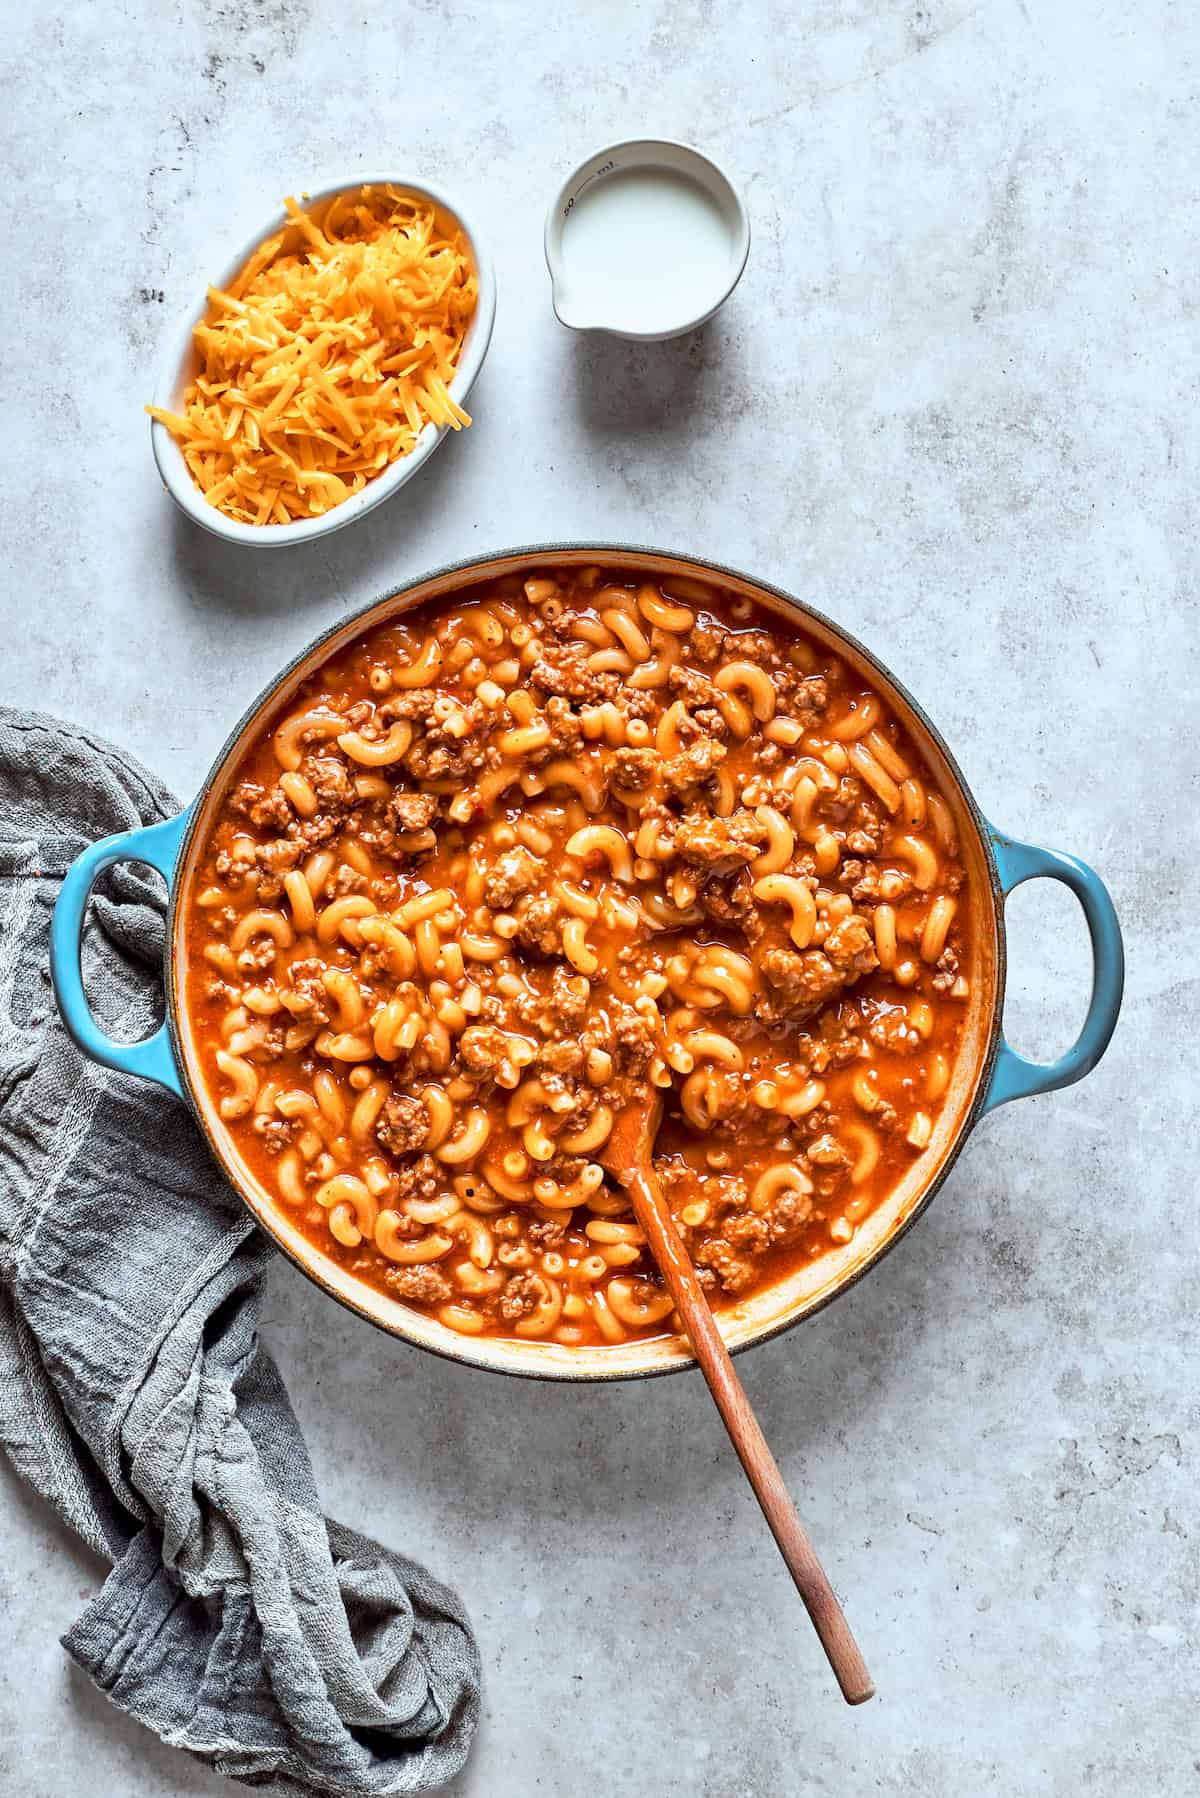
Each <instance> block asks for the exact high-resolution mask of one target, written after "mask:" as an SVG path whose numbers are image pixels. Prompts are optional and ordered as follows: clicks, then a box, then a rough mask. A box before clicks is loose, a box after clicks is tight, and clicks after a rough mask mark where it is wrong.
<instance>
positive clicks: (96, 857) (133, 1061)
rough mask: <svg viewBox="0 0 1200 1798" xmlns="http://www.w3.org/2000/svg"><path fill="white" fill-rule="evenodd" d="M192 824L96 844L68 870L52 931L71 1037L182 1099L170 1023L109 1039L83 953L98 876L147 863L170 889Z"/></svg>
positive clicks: (59, 995)
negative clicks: (129, 1039)
mask: <svg viewBox="0 0 1200 1798" xmlns="http://www.w3.org/2000/svg"><path fill="white" fill-rule="evenodd" d="M187 822H188V813H187V812H186V811H184V812H180V814H179V816H178V817H177V818H168V819H167V821H166V823H165V824H147V825H144V826H142V828H141V829H139V830H123V831H121V832H120V833H119V834H118V835H117V836H115V837H104V838H102V839H101V841H100V842H98V843H92V844H91V845H90V846H89V847H88V848H87V849H85V850H84V851H83V853H82V855H78V856H76V858H75V860H74V861H73V862H72V863H71V866H70V867H69V868H68V869H67V872H66V876H65V878H64V880H63V883H62V887H61V888H60V890H59V895H58V899H57V901H56V902H55V906H54V918H53V921H52V923H51V925H50V978H51V980H52V981H53V983H54V997H55V999H56V1000H57V1001H58V1009H59V1012H60V1014H61V1016H62V1021H63V1023H64V1024H65V1025H66V1027H67V1033H68V1035H70V1036H71V1037H72V1038H73V1040H74V1042H75V1044H76V1045H77V1047H78V1048H80V1049H81V1050H82V1051H83V1053H84V1054H85V1055H87V1056H89V1057H90V1059H91V1060H92V1061H98V1062H100V1063H101V1064H102V1065H103V1066H104V1067H106V1068H116V1070H117V1071H118V1073H121V1074H137V1075H138V1076H139V1077H140V1078H141V1079H143V1080H155V1081H157V1082H158V1084H159V1086H165V1087H166V1089H167V1091H168V1092H172V1093H174V1094H175V1095H176V1096H177V1097H178V1098H180V1099H182V1097H183V1087H182V1086H181V1085H180V1081H179V1074H178V1072H177V1070H176V1067H175V1057H174V1054H173V1053H172V1050H171V1039H170V1035H169V1033H168V1029H167V1025H166V1022H165V1020H164V1022H163V1023H162V1024H161V1025H160V1026H159V1028H158V1029H157V1030H156V1031H155V1032H154V1035H153V1036H147V1037H144V1038H143V1040H142V1041H141V1042H140V1043H118V1042H114V1041H113V1039H112V1037H111V1036H106V1035H105V1033H104V1031H103V1030H101V1028H100V1026H99V1024H97V1022H96V1020H95V1018H94V1017H93V1016H92V1008H91V1006H90V1005H89V1004H88V1000H87V994H86V993H85V992H84V990H83V975H82V970H81V968H80V951H81V947H82V942H83V918H84V913H85V911H86V910H87V902H88V898H89V895H90V894H91V890H92V887H93V886H94V884H95V882H96V878H97V876H98V875H99V874H101V873H102V872H103V871H104V869H105V868H111V867H112V865H113V863H114V862H146V863H147V864H148V865H149V866H150V867H151V868H157V869H158V872H159V873H160V874H161V875H162V876H163V877H164V879H165V880H166V882H167V885H168V886H169V885H170V883H171V877H172V875H173V873H174V871H175V862H176V859H177V858H178V855H179V845H180V844H181V842H182V841H183V833H184V831H185V829H186V828H187Z"/></svg>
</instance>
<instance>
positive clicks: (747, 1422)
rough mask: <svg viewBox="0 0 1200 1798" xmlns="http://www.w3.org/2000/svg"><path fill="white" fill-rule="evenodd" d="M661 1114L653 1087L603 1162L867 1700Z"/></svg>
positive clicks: (841, 1677) (767, 1506)
mask: <svg viewBox="0 0 1200 1798" xmlns="http://www.w3.org/2000/svg"><path fill="white" fill-rule="evenodd" d="M661 1118H662V1098H661V1095H660V1094H659V1093H657V1092H656V1091H654V1090H653V1089H652V1088H648V1089H647V1091H646V1092H645V1094H642V1095H639V1096H638V1097H637V1098H635V1099H634V1100H633V1101H632V1102H631V1103H630V1104H629V1105H628V1106H626V1108H625V1110H624V1111H623V1112H622V1113H621V1114H620V1116H619V1117H618V1118H617V1120H616V1122H615V1124H614V1125H613V1128H612V1134H611V1135H610V1136H609V1139H608V1141H607V1143H606V1144H605V1145H604V1147H603V1149H601V1150H599V1151H598V1153H597V1160H598V1161H599V1162H600V1165H601V1166H602V1167H603V1168H604V1169H605V1171H606V1172H607V1173H609V1174H611V1175H612V1178H613V1179H614V1180H615V1181H616V1182H617V1184H618V1185H619V1186H623V1187H624V1188H625V1191H626V1192H627V1193H628V1194H629V1198H630V1201H631V1203H632V1205H633V1209H634V1213H635V1215H636V1217H637V1221H638V1223H639V1224H640V1225H641V1227H642V1229H643V1230H644V1231H645V1234H646V1240H647V1242H648V1243H649V1245H650V1250H651V1253H652V1254H653V1256H654V1259H655V1261H656V1262H657V1263H658V1267H659V1270H660V1272H661V1273H662V1276H663V1279H664V1280H665V1281H666V1283H667V1290H668V1291H669V1292H670V1294H671V1297H672V1298H673V1299H674V1301H675V1309H676V1311H677V1312H678V1313H679V1317H680V1320H681V1321H682V1323H683V1327H684V1329H685V1330H686V1331H687V1335H688V1340H689V1341H690V1343H691V1345H692V1350H693V1352H694V1354H695V1356H696V1359H697V1361H698V1362H699V1363H700V1367H701V1369H702V1371H703V1374H704V1377H705V1379H706V1380H707V1381H708V1389H709V1391H710V1392H711V1393H712V1396H713V1399H714V1401H715V1403H716V1407H717V1410H718V1411H719V1412H720V1413H721V1421H722V1422H723V1423H724V1425H725V1428H726V1429H727V1430H728V1432H729V1439H730V1441H731V1442H732V1443H733V1446H734V1448H735V1449H736V1450H737V1452H738V1459H739V1460H740V1461H741V1463H742V1466H743V1468H744V1469H745V1471H746V1477H747V1479H748V1480H749V1481H750V1484H751V1485H752V1486H753V1488H754V1494H755V1497H756V1498H757V1499H758V1502H759V1504H760V1505H761V1506H762V1511H763V1516H764V1517H765V1518H766V1520H767V1522H768V1523H769V1524H770V1526H771V1534H772V1535H773V1536H774V1538H775V1540H776V1542H777V1543H778V1545H779V1552H780V1554H781V1555H782V1556H783V1558H784V1560H785V1561H786V1562H787V1567H788V1572H789V1573H790V1574H791V1576H792V1578H793V1580H794V1581H795V1582H796V1590H797V1591H798V1592H799V1594H800V1596H801V1598H802V1599H803V1600H804V1603H805V1607H806V1608H807V1611H808V1614H809V1616H810V1617H811V1618H812V1622H813V1628H814V1629H815V1630H816V1632H817V1635H818V1636H819V1637H820V1639H821V1646H822V1648H823V1649H824V1650H825V1653H826V1654H827V1655H828V1657H829V1665H830V1666H831V1667H832V1668H833V1671H834V1674H835V1675H836V1678H837V1682H838V1685H839V1686H840V1687H841V1689H842V1696H843V1698H844V1699H845V1700H846V1703H847V1704H862V1703H863V1702H864V1701H865V1700H866V1699H868V1698H870V1697H871V1696H872V1695H873V1693H874V1691H875V1687H874V1686H873V1684H872V1683H871V1676H870V1674H869V1673H868V1672H867V1668H866V1663H865V1661H864V1660H863V1658H862V1655H861V1654H860V1653H859V1650H858V1644H857V1642H856V1641H855V1640H854V1637H853V1636H852V1635H851V1633H850V1626H849V1624H848V1623H847V1622H846V1619H845V1616H844V1615H843V1613H842V1607H841V1605H840V1604H839V1603H838V1601H837V1597H836V1595H835V1593H834V1590H833V1587H832V1586H831V1585H830V1584H829V1581H828V1579H827V1578H826V1577H825V1569H824V1568H823V1567H822V1566H821V1563H820V1561H819V1560H818V1559H817V1555H816V1550H815V1549H814V1548H813V1545H812V1543H811V1542H810V1541H809V1539H808V1536H807V1534H806V1533H805V1529H804V1525H803V1524H802V1523H801V1521H800V1519H799V1517H798V1516H797V1514H796V1507H795V1505H794V1504H793V1503H792V1500H791V1496H790V1494H789V1492H788V1489H787V1487H786V1486H785V1485H784V1483H783V1475H782V1474H781V1473H780V1471H779V1468H778V1465H777V1464H776V1461H775V1457H774V1455H773V1454H772V1453H771V1450H770V1448H769V1447H768V1445H767V1439H766V1437H765V1436H764V1435H763V1433H762V1430H761V1429H760V1427H759V1422H758V1419H757V1417H755V1415H754V1412H753V1410H752V1409H751V1405H750V1400H749V1399H748V1398H747V1397H746V1393H745V1390H744V1388H743V1386H742V1383H741V1381H740V1380H739V1379H738V1377H737V1374H736V1373H735V1372H734V1370H733V1362H732V1361H731V1360H730V1358H729V1350H728V1349H727V1348H726V1347H725V1342H724V1339H723V1337H722V1335H721V1332H720V1330H719V1329H718V1328H717V1323H716V1319H715V1318H714V1316H713V1314H712V1311H711V1310H710V1309H709V1304H708V1300H707V1298H706V1297H705V1296H704V1288H703V1287H702V1286H701V1284H700V1281H699V1280H698V1279H697V1277H696V1270H695V1268H694V1267H693V1266H692V1263H691V1259H690V1258H689V1256H688V1252H687V1250H686V1249H685V1248H684V1246H683V1241H682V1239H681V1238H680V1235H679V1232H678V1230H677V1229H676V1228H675V1220H674V1218H673V1217H672V1216H671V1213H670V1210H669V1208H668V1206H667V1201H666V1199H665V1198H664V1196H663V1190H662V1187H661V1186H660V1185H659V1183H658V1177H657V1175H656V1174H655V1172H654V1169H653V1166H652V1164H651V1160H650V1155H651V1151H652V1149H653V1147H654V1139H655V1136H656V1135H657V1134H658V1126H659V1122H660V1120H661Z"/></svg>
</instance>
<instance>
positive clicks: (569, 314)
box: [545, 138, 750, 343]
mask: <svg viewBox="0 0 1200 1798" xmlns="http://www.w3.org/2000/svg"><path fill="white" fill-rule="evenodd" d="M637 174H645V175H646V176H647V177H649V178H650V179H651V180H652V179H653V178H654V177H655V176H658V177H659V178H660V179H661V181H662V182H663V183H665V184H670V183H672V182H674V183H678V184H679V186H680V197H681V198H682V197H683V196H684V195H685V194H686V191H687V189H689V188H698V189H700V194H701V203H702V204H703V202H704V201H707V202H708V203H709V206H708V207H706V208H705V210H706V211H708V210H710V209H711V219H712V221H713V222H715V223H716V224H717V226H718V229H719V230H721V231H722V233H723V236H724V239H725V242H726V246H727V249H726V253H725V254H724V257H723V263H722V264H721V265H719V266H712V267H711V269H710V271H708V272H707V273H706V275H705V276H702V277H697V279H698V280H699V286H697V285H696V282H695V281H693V282H688V281H685V279H684V273H685V270H684V269H683V267H682V263H681V262H679V263H677V264H676V266H674V267H672V266H671V265H670V263H669V262H668V264H667V266H665V267H663V269H662V270H661V280H660V282H659V283H658V285H657V291H656V292H655V296H654V306H653V309H652V311H651V310H650V309H647V313H646V315H645V318H644V322H639V321H638V319H637V318H636V317H635V316H634V315H633V312H632V310H627V311H626V312H625V313H624V314H623V315H622V314H618V313H617V312H615V311H614V310H612V309H611V307H610V306H606V304H605V299H604V296H603V294H602V292H601V291H600V289H599V284H597V283H595V282H594V281H589V277H588V271H587V268H586V258H583V257H579V258H577V265H576V268H575V271H574V273H572V270H571V261H572V252H571V250H570V237H569V233H570V231H571V230H576V231H577V230H578V225H579V221H580V220H581V219H582V218H583V217H585V216H586V210H585V209H586V208H587V206H588V204H589V202H592V203H594V202H595V200H596V199H597V197H598V192H599V186H600V184H602V183H608V182H610V181H611V182H613V183H614V187H615V184H616V182H625V183H628V182H629V179H630V177H632V176H634V175H637ZM630 222H631V226H632V224H633V223H634V222H635V220H634V219H633V218H632V217H631V221H630ZM680 222H682V221H680ZM696 223H697V226H701V225H702V224H704V221H701V220H700V219H699V218H697V221H696ZM708 247H709V249H710V252H711V245H710V246H708ZM545 248H546V265H547V267H548V268H549V270H550V282H551V288H552V293H553V301H554V311H555V314H556V316H557V318H558V319H559V322H560V323H561V324H564V325H566V326H567V328H568V329H569V330H572V331H605V332H607V333H608V334H609V335H610V336H612V337H623V338H626V339H628V340H630V341H631V342H639V343H659V342H662V341H664V340H665V339H667V338H669V337H681V336H683V335H684V333H685V332H687V331H694V330H695V329H696V328H697V326H698V325H702V324H704V323H705V321H706V320H707V319H710V318H711V317H712V316H713V314H714V313H715V312H717V311H718V310H719V309H720V307H721V306H723V305H724V304H725V301H726V300H727V299H728V298H729V296H730V294H731V293H732V292H733V290H734V288H735V287H736V286H737V284H738V282H739V281H740V280H741V278H742V271H743V269H744V268H745V266H746V258H747V257H748V256H749V254H750V220H749V217H748V215H747V213H746V208H745V206H744V205H743V204H742V201H741V198H740V196H739V194H738V192H737V189H736V188H735V187H734V185H733V183H732V182H731V181H730V179H729V177H728V176H727V175H726V174H725V172H724V170H722V169H720V168H718V166H717V164H716V163H715V162H713V161H712V159H711V158H710V157H708V156H704V155H702V154H701V152H700V151H699V150H693V149H692V148H691V147H690V146H689V145H687V144H679V143H674V142H671V141H668V140H666V139H662V138H635V139H631V140H630V141H629V142H628V143H620V144H611V145H610V146H609V147H608V148H607V149H604V150H597V151H596V153H595V155H593V156H589V157H588V159H587V161H586V162H582V163H580V165H579V167H578V168H577V169H576V170H575V171H574V173H573V174H571V175H570V176H569V177H568V178H567V180H566V181H564V183H563V185H562V187H561V188H560V189H559V192H558V194H557V195H556V197H555V199H554V203H553V205H552V206H551V208H550V211H549V213H548V214H547V217H546V230H545ZM630 248H631V253H632V252H633V250H634V248H635V246H634V245H633V244H631V246H630ZM710 261H711V255H710ZM671 285H673V286H674V289H675V294H674V298H675V300H676V306H675V307H674V308H673V307H672V306H671V304H670V299H671V297H672V296H670V295H667V296H666V297H665V298H664V295H663V291H662V289H663V286H671ZM606 312H607V316H605V313H606Z"/></svg>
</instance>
